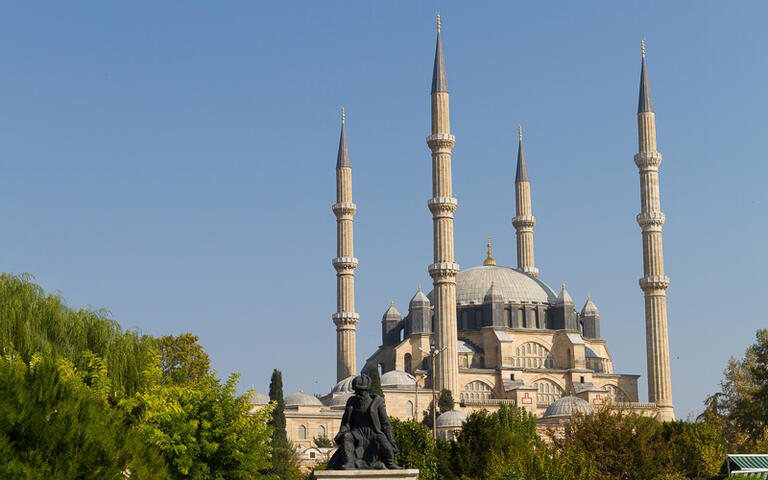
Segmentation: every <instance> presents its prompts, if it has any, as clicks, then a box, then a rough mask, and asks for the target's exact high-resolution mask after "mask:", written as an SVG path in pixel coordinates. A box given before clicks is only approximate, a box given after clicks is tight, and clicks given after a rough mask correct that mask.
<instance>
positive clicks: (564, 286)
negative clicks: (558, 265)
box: [563, 282, 565, 290]
mask: <svg viewBox="0 0 768 480" xmlns="http://www.w3.org/2000/svg"><path fill="white" fill-rule="evenodd" d="M563 290H565V282H563Z"/></svg>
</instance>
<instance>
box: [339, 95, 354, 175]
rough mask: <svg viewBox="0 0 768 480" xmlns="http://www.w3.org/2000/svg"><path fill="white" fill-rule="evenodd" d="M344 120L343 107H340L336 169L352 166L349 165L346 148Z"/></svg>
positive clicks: (345, 116) (345, 117)
mask: <svg viewBox="0 0 768 480" xmlns="http://www.w3.org/2000/svg"><path fill="white" fill-rule="evenodd" d="M346 119H347V115H346V113H345V112H344V107H341V136H340V137H339V156H338V157H337V158H336V168H339V167H351V166H352V164H351V163H349V148H348V147H347V128H346Z"/></svg>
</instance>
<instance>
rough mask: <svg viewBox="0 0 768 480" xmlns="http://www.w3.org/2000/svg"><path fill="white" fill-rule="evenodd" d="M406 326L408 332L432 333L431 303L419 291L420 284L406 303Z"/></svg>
mask: <svg viewBox="0 0 768 480" xmlns="http://www.w3.org/2000/svg"><path fill="white" fill-rule="evenodd" d="M408 327H409V328H408V333H416V334H421V333H427V334H429V333H432V304H431V303H430V302H429V298H427V296H426V295H424V292H422V291H421V285H419V289H418V291H416V295H414V296H413V298H412V299H411V302H410V303H409V304H408Z"/></svg>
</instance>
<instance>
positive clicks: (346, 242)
mask: <svg viewBox="0 0 768 480" xmlns="http://www.w3.org/2000/svg"><path fill="white" fill-rule="evenodd" d="M345 124H346V114H345V112H344V107H342V108H341V135H340V136H339V153H338V156H337V158H336V203H335V204H334V205H333V207H332V208H333V213H334V214H335V215H336V258H334V259H333V267H334V268H335V269H336V313H334V314H333V323H334V324H335V325H336V381H341V380H343V379H345V378H347V377H349V376H351V375H355V374H356V373H357V354H356V347H355V335H356V328H357V322H358V321H359V319H360V315H358V314H357V313H355V269H356V268H357V258H355V254H354V251H353V245H354V243H353V231H352V226H353V222H352V218H353V217H354V216H355V212H356V211H357V205H355V204H354V203H352V166H351V164H350V162H349V148H348V147H347V130H346V125H345Z"/></svg>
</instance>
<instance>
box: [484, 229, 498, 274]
mask: <svg viewBox="0 0 768 480" xmlns="http://www.w3.org/2000/svg"><path fill="white" fill-rule="evenodd" d="M489 265H496V260H494V259H493V257H492V256H491V237H490V236H489V237H488V257H487V258H486V259H485V261H484V262H483V266H486V267H487V266H489Z"/></svg>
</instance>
